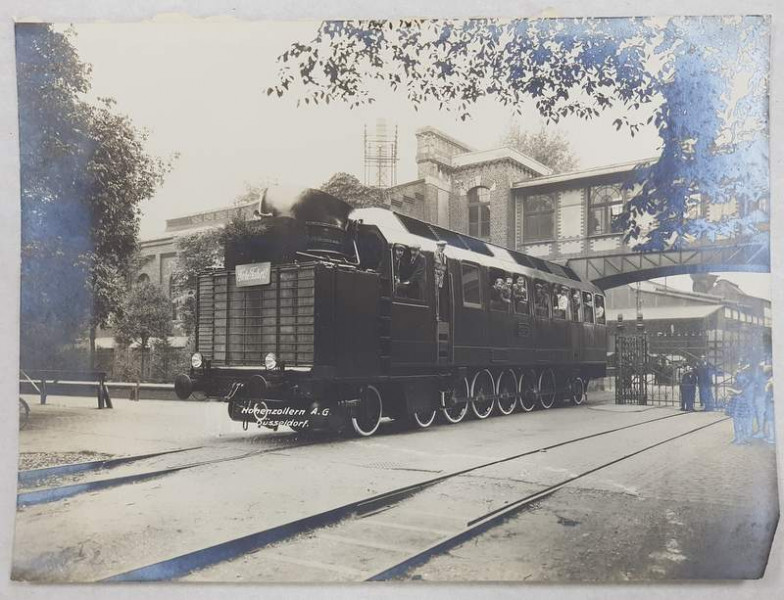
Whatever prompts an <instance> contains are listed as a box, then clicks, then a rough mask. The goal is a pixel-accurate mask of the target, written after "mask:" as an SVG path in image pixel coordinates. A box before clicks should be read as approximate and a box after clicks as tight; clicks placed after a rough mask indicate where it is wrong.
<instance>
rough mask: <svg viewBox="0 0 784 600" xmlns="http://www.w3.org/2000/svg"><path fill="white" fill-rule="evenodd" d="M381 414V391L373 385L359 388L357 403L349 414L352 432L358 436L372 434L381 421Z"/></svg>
mask: <svg viewBox="0 0 784 600" xmlns="http://www.w3.org/2000/svg"><path fill="white" fill-rule="evenodd" d="M382 415H383V406H382V404H381V393H380V392H379V391H378V390H377V389H376V388H375V387H374V386H372V385H366V386H365V387H363V388H362V389H361V390H360V392H359V405H358V406H357V407H356V408H355V409H354V412H353V414H352V415H351V427H352V428H353V430H354V433H355V434H356V435H358V436H360V437H369V436H371V435H373V434H374V433H376V430H377V429H378V426H379V424H380V423H381V417H382Z"/></svg>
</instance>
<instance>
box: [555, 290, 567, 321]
mask: <svg viewBox="0 0 784 600" xmlns="http://www.w3.org/2000/svg"><path fill="white" fill-rule="evenodd" d="M552 302H553V318H555V319H566V318H567V316H568V315H569V290H568V289H567V288H566V287H565V286H563V285H554V286H553V297H552Z"/></svg>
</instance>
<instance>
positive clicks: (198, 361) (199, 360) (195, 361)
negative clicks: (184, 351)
mask: <svg viewBox="0 0 784 600" xmlns="http://www.w3.org/2000/svg"><path fill="white" fill-rule="evenodd" d="M202 364H204V357H203V356H202V355H201V352H194V353H193V355H192V356H191V366H192V367H193V368H194V369H198V368H199V367H201V366H202Z"/></svg>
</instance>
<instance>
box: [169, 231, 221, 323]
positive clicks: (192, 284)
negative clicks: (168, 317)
mask: <svg viewBox="0 0 784 600" xmlns="http://www.w3.org/2000/svg"><path fill="white" fill-rule="evenodd" d="M223 236H224V232H223V230H222V229H213V230H208V231H200V232H197V233H192V234H190V235H187V236H184V237H182V238H180V239H179V240H177V266H176V268H175V270H174V272H173V273H172V276H173V277H174V285H175V289H176V290H177V292H176V294H177V295H176V298H174V301H175V302H176V303H177V306H178V309H179V313H180V318H181V320H182V324H183V329H184V330H185V334H186V335H188V336H190V335H191V334H192V333H193V328H194V327H195V324H196V285H197V282H198V276H199V273H201V272H202V271H204V270H206V269H209V268H212V267H222V266H223Z"/></svg>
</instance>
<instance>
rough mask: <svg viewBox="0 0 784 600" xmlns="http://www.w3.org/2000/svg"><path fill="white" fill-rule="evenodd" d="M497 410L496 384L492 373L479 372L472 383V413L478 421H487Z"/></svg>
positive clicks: (486, 371)
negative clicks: (494, 409) (494, 410)
mask: <svg viewBox="0 0 784 600" xmlns="http://www.w3.org/2000/svg"><path fill="white" fill-rule="evenodd" d="M493 408H495V384H494V383H493V376H492V375H491V374H490V371H488V370H486V369H485V370H484V371H479V373H477V374H476V375H474V381H473V382H472V383H471V413H472V414H473V415H474V416H475V417H476V418H477V419H486V418H487V417H489V416H490V415H491V414H492V412H493Z"/></svg>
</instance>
